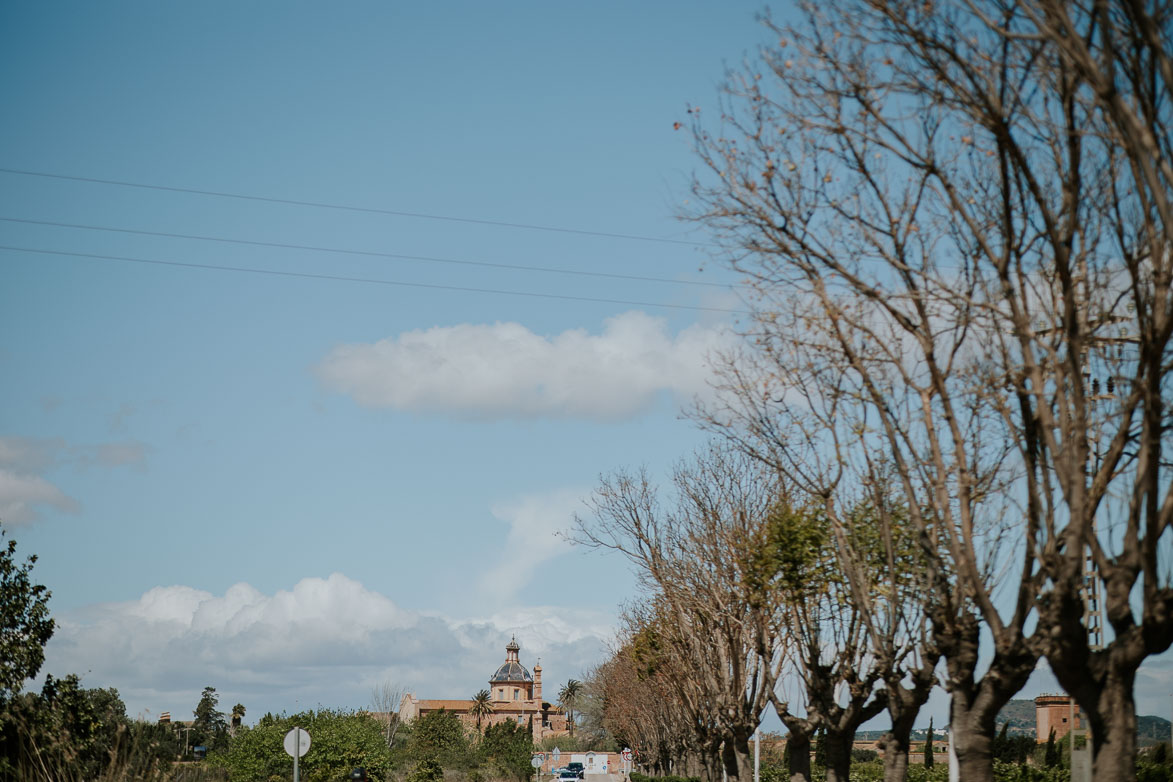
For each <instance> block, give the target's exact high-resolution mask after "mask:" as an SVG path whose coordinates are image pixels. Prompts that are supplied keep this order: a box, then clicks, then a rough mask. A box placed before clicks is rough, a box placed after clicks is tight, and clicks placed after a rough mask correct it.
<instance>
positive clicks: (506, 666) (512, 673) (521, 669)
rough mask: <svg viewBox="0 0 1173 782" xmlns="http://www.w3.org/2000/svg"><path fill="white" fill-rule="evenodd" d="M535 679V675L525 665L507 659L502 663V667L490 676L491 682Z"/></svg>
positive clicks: (530, 680) (529, 680)
mask: <svg viewBox="0 0 1173 782" xmlns="http://www.w3.org/2000/svg"><path fill="white" fill-rule="evenodd" d="M533 680H534V677H533V675H531V674H530V672H529V671H527V670H526V669H525V666H524V665H522V664H521V663H519V662H516V661H514V660H506V661H505V662H503V663H501V667H500V668H498V669H497V672H496V673H495V674H493V675H492V677H490V678H489V681H490V682H532V681H533Z"/></svg>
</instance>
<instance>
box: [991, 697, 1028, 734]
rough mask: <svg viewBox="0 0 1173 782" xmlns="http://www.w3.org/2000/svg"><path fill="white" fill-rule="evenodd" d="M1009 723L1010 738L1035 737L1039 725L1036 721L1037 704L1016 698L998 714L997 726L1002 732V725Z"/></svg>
mask: <svg viewBox="0 0 1173 782" xmlns="http://www.w3.org/2000/svg"><path fill="white" fill-rule="evenodd" d="M1004 722H1009V723H1010V727H1009V728H1008V729H1007V730H1006V733H1007V735H1010V736H1033V735H1035V728H1036V727H1037V726H1038V723H1037V722H1036V721H1035V702H1034V701H1033V700H1031V699H1028V698H1015V699H1014V700H1011V701H1010V702H1009V703H1007V704H1006V705H1005V706H1004V707H1002V711H1000V712H998V719H997V720H995V724H997V726H998V730H1002V723H1004Z"/></svg>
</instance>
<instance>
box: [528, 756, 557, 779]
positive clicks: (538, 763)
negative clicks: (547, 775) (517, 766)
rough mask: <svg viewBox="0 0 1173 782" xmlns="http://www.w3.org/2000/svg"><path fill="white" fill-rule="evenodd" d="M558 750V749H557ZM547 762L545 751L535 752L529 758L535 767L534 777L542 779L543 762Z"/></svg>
mask: <svg viewBox="0 0 1173 782" xmlns="http://www.w3.org/2000/svg"><path fill="white" fill-rule="evenodd" d="M555 751H557V750H555ZM545 762H546V753H545V752H535V753H534V756H533V757H532V758H530V759H529V764H530V765H531V766H533V767H534V779H535V780H537V779H540V778H541V776H542V764H543V763H545Z"/></svg>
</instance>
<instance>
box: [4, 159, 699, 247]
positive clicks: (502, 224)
mask: <svg viewBox="0 0 1173 782" xmlns="http://www.w3.org/2000/svg"><path fill="white" fill-rule="evenodd" d="M0 173H5V174H19V175H21V176H33V177H43V178H45V179H63V180H67V181H70V182H89V183H91V184H98V185H116V186H118V187H136V188H141V189H143V190H160V191H163V192H168V193H190V194H192V195H203V196H214V197H216V198H237V199H240V200H242V201H260V202H263V203H269V204H286V205H291V206H311V207H314V208H317V209H337V210H341V211H345V212H362V213H366V214H381V215H392V216H394V217H414V218H418V219H421V220H443V221H447V222H452V223H470V224H473V225H493V226H497V227H499V228H521V229H525V230H529V231H549V232H553V233H564V234H577V235H579V236H601V237H605V238H609V239H629V240H633V241H638V242H661V243H664V244H683V245H688V246H690V247H717V246H718V245H714V244H709V243H706V242H690V241H688V240H686V239H666V238H663V237H659V236H640V235H638V234H621V233H611V232H608V231H588V230H584V229H580V228H562V227H558V226H550V225H536V224H533V223H514V222H507V221H504V220H482V219H478V218H474V217H453V216H451V215H438V214H429V213H426V212H407V211H402V210H396V209H378V208H375V207H368V206H350V205H346V204H331V203H327V202H324V201H299V200H296V199H292V198H275V197H272V196H259V195H248V194H245V193H228V192H221V191H217V190H199V189H196V188H191V187H173V186H169V185H150V184H146V183H143V182H127V181H124V180H120V179H98V178H97V177H83V176H71V175H67V174H52V173H49V172H47V171H29V170H26V169H20V168H0Z"/></svg>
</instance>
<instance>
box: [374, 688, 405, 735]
mask: <svg viewBox="0 0 1173 782" xmlns="http://www.w3.org/2000/svg"><path fill="white" fill-rule="evenodd" d="M406 692H407V690H406V689H405V688H404V687H402V686H400V685H398V684H396V683H395V682H393V681H391V680H390V679H384V680H383V681H381V682H379V683H378V684H377V685H375V688H374V689H373V690H371V711H373V712H374V713H375V714H377V715H378V716H379V719H381V720H384V721H385V723H386V729H385V731H384V733H385V736H384V738H385V739H386V741H387V746H388V747H390V746H392V745H393V744H394V743H395V734H396V733H398V732H399V726H400V724H401V721H400V719H399V705H400V703H402V701H403V696H404V694H405V693H406Z"/></svg>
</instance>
